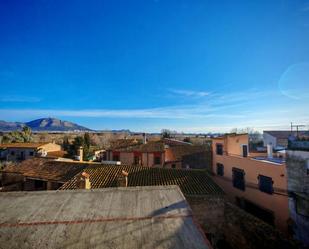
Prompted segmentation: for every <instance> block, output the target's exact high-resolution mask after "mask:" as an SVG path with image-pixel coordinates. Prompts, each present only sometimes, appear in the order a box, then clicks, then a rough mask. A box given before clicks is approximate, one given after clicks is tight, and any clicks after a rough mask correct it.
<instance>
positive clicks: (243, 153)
mask: <svg viewBox="0 0 309 249" xmlns="http://www.w3.org/2000/svg"><path fill="white" fill-rule="evenodd" d="M242 156H243V157H247V156H248V145H246V144H243V145H242Z"/></svg>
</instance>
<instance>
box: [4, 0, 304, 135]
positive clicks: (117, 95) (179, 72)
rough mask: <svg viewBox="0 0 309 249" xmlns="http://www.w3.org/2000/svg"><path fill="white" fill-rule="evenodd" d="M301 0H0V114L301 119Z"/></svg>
mask: <svg viewBox="0 0 309 249" xmlns="http://www.w3.org/2000/svg"><path fill="white" fill-rule="evenodd" d="M308 44H309V1H298V0H291V1H288V0H282V1H280V0H274V1H266V0H265V1H264V0H262V1H244V0H243V1H192V0H190V1H189V0H188V1H186V0H178V1H168V0H154V1H153V0H152V1H151V0H149V1H148V0H141V1H125V0H124V1H118V0H116V1H107V0H106V1H103V0H102V1H99V0H93V1H77V0H74V1H73V0H72V1H70V0H67V1H58V0H55V1H52V0H50V1H43V0H41V1H30V0H29V1H12V0H7V1H6V0H3V1H0V85H1V92H0V120H7V121H29V120H32V119H34V118H40V117H56V118H60V119H64V120H69V121H73V122H77V123H79V124H81V125H84V126H87V127H90V128H93V129H122V128H129V129H131V130H135V131H149V132H151V131H160V130H161V129H162V128H169V129H173V130H178V131H184V132H209V131H229V130H230V129H232V128H234V127H238V128H243V127H253V128H255V129H259V130H263V129H284V128H289V124H290V122H295V123H302V124H306V125H309V113H308V109H309V45H308Z"/></svg>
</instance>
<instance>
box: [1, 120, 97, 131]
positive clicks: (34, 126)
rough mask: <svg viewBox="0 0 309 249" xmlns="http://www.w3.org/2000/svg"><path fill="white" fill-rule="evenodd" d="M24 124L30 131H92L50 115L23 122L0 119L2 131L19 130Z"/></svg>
mask: <svg viewBox="0 0 309 249" xmlns="http://www.w3.org/2000/svg"><path fill="white" fill-rule="evenodd" d="M24 126H28V127H30V128H31V130H32V131H92V130H91V129H89V128H87V127H84V126H81V125H78V124H76V123H72V122H69V121H64V120H60V119H57V118H50V117H49V118H39V119H35V120H32V121H29V122H25V123H23V122H6V121H4V120H0V131H2V132H8V131H16V130H21V129H22V128H23V127H24Z"/></svg>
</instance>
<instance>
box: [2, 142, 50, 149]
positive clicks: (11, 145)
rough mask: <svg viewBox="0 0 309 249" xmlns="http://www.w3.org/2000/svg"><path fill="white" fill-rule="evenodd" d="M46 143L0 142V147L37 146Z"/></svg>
mask: <svg viewBox="0 0 309 249" xmlns="http://www.w3.org/2000/svg"><path fill="white" fill-rule="evenodd" d="M45 144H48V143H9V144H0V148H34V149H36V148H38V147H41V146H43V145H45Z"/></svg>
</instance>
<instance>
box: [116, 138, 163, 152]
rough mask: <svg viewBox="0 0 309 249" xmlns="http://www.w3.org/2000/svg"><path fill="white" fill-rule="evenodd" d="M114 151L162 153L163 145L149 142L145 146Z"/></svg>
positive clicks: (157, 142) (160, 142)
mask: <svg viewBox="0 0 309 249" xmlns="http://www.w3.org/2000/svg"><path fill="white" fill-rule="evenodd" d="M115 151H124V152H133V151H139V152H164V143H163V142H162V141H155V142H153V141H151V142H148V143H147V144H140V145H135V146H130V147H127V148H121V149H117V150H115Z"/></svg>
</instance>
